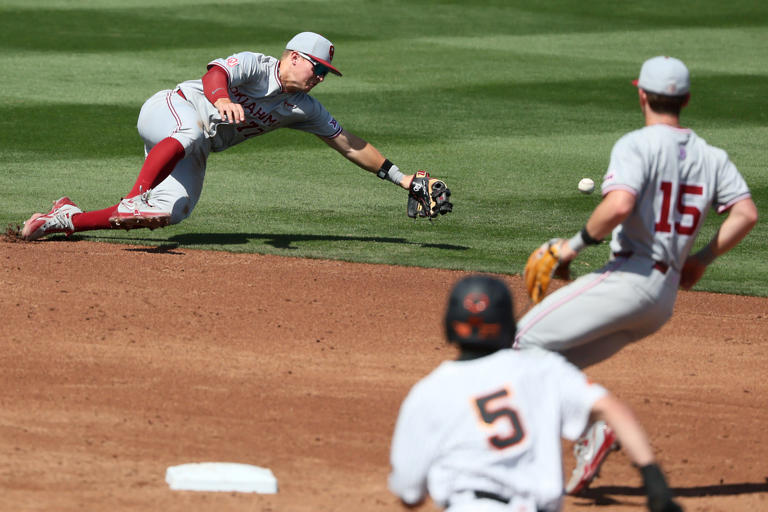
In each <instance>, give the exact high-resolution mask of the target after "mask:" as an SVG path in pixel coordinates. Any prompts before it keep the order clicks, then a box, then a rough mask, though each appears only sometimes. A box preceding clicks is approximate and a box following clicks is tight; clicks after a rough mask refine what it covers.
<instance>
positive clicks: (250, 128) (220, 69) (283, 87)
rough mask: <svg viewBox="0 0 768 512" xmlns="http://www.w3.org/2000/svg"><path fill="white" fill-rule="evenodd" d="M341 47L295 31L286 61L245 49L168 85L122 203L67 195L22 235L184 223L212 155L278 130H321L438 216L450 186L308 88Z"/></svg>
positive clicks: (143, 117)
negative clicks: (408, 169)
mask: <svg viewBox="0 0 768 512" xmlns="http://www.w3.org/2000/svg"><path fill="white" fill-rule="evenodd" d="M333 55H334V46H333V44H331V42H330V41H329V40H328V39H326V38H324V37H323V36H321V35H319V34H315V33H313V32H302V33H300V34H297V35H296V36H295V37H293V38H292V39H291V40H290V41H289V42H288V44H287V45H286V49H285V51H284V52H283V54H282V56H281V57H280V59H276V58H274V57H270V56H267V55H263V54H261V53H253V52H240V53H236V54H234V55H231V56H230V57H228V58H226V59H215V60H213V61H211V62H210V63H209V64H208V71H207V72H206V73H205V75H204V76H203V77H202V79H200V80H190V81H187V82H183V83H181V84H179V85H178V86H176V87H175V88H174V89H170V90H165V91H160V92H158V93H157V94H155V95H154V96H152V97H151V98H149V99H148V100H147V101H146V102H145V103H144V105H143V106H142V108H141V112H140V114H139V120H138V131H139V135H140V136H141V138H142V139H143V141H144V150H145V155H146V159H145V161H144V164H143V166H142V168H141V171H140V172H139V177H138V179H137V180H136V182H135V184H134V186H133V188H132V189H131V191H130V192H129V193H128V195H127V196H125V198H124V199H122V200H121V201H120V202H119V203H118V204H116V205H114V206H111V207H109V208H105V209H103V210H98V211H90V212H83V211H82V210H81V209H80V208H78V207H77V205H76V204H75V203H74V202H72V201H71V200H70V199H69V198H68V197H62V198H61V199H59V200H58V201H56V202H55V203H54V205H53V208H52V209H51V211H50V212H48V213H47V214H40V213H36V214H34V215H33V216H32V217H30V219H29V220H27V221H26V222H25V223H24V227H23V229H22V232H21V235H22V237H23V238H24V239H26V240H36V239H38V238H41V237H43V236H46V235H48V234H51V233H62V232H63V233H67V234H71V233H74V232H77V231H87V230H94V229H109V228H125V229H130V228H144V227H146V228H150V229H152V228H156V227H162V226H166V225H168V224H176V223H178V222H181V221H182V220H184V219H185V218H187V217H188V216H189V215H190V214H191V213H192V210H193V209H194V208H195V205H196V204H197V201H198V199H199V198H200V193H201V190H202V187H203V179H204V178H205V171H206V166H207V162H208V156H209V154H210V153H211V152H218V151H224V150H225V149H227V148H230V147H232V146H234V145H236V144H239V143H241V142H244V141H246V140H248V139H250V138H253V137H256V136H258V135H262V134H264V133H268V132H270V131H273V130H276V129H278V128H293V129H296V130H302V131H305V132H308V133H312V134H314V135H316V136H318V137H319V138H320V139H321V140H323V141H324V142H325V143H326V144H328V145H329V146H330V147H332V148H333V149H335V150H336V151H338V152H339V153H340V154H342V155H343V156H344V157H346V158H347V159H348V160H350V161H351V162H353V163H354V164H356V165H357V166H359V167H361V168H363V169H365V170H367V171H370V172H373V173H375V174H377V175H378V176H379V177H380V178H382V179H386V180H389V181H391V182H392V183H394V184H396V185H399V186H401V187H403V188H405V189H406V190H409V198H408V210H407V211H408V215H409V216H411V217H430V218H432V217H435V216H437V215H438V214H441V215H442V214H445V213H449V212H450V211H451V209H452V204H451V203H450V201H449V200H448V197H449V196H450V191H449V190H448V189H447V187H445V183H443V182H442V181H440V180H436V179H434V178H430V177H429V175H428V174H426V173H424V172H423V171H420V172H419V173H417V174H416V175H405V174H403V173H402V172H401V171H400V169H399V168H398V167H397V166H396V165H394V164H393V163H392V162H390V161H389V160H388V159H386V158H384V156H382V154H381V153H380V152H379V151H378V150H377V149H376V148H375V147H374V146H373V145H371V144H370V143H368V142H366V141H365V140H363V139H361V138H360V137H358V136H356V135H353V134H352V133H350V132H348V131H347V130H345V129H344V128H342V126H341V125H340V124H339V122H338V121H337V120H336V119H335V118H334V117H333V116H332V115H331V114H330V113H329V112H328V111H327V110H326V109H325V107H323V105H322V104H320V102H319V101H317V100H316V99H315V98H313V97H312V96H310V95H309V94H308V93H309V92H310V91H311V90H312V89H313V88H314V87H315V86H317V85H318V84H320V83H322V82H323V81H324V80H325V77H326V75H327V74H328V73H329V72H330V73H333V74H335V75H338V76H341V72H340V71H339V70H338V69H336V67H334V66H333V64H331V61H332V60H333Z"/></svg>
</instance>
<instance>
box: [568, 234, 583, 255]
mask: <svg viewBox="0 0 768 512" xmlns="http://www.w3.org/2000/svg"><path fill="white" fill-rule="evenodd" d="M586 246H587V244H586V243H584V238H583V237H582V236H581V231H579V232H578V233H576V234H575V235H574V236H573V237H572V238H571V239H570V240H568V247H570V248H571V250H572V251H573V252H575V253H577V254H578V253H579V252H581V250H582V249H583V248H585V247H586Z"/></svg>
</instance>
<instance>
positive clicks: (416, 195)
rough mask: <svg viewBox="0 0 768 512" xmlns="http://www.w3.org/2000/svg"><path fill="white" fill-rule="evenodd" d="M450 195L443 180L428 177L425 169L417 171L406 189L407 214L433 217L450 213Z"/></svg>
mask: <svg viewBox="0 0 768 512" xmlns="http://www.w3.org/2000/svg"><path fill="white" fill-rule="evenodd" d="M450 197H451V191H450V190H449V189H448V187H447V186H446V185H445V182H444V181H442V180H438V179H436V178H430V177H429V173H428V172H427V171H417V172H416V174H415V175H414V177H413V181H412V182H411V187H410V189H409V190H408V216H409V217H411V218H414V219H415V218H416V217H429V218H430V219H433V218H435V217H437V216H438V215H445V214H446V213H450V212H451V211H453V203H451V202H450V201H449V200H448V199H449V198H450Z"/></svg>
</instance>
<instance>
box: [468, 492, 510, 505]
mask: <svg viewBox="0 0 768 512" xmlns="http://www.w3.org/2000/svg"><path fill="white" fill-rule="evenodd" d="M472 492H473V493H475V498H478V499H482V498H485V499H488V500H494V501H500V502H502V503H509V502H510V501H511V500H510V498H505V497H504V496H499V495H498V494H496V493H493V492H488V491H472Z"/></svg>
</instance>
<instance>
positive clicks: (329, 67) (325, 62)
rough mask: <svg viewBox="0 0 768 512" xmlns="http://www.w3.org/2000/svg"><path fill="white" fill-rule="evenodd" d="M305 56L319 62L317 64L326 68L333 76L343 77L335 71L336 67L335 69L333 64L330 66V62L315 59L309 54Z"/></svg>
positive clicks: (339, 72)
mask: <svg viewBox="0 0 768 512" xmlns="http://www.w3.org/2000/svg"><path fill="white" fill-rule="evenodd" d="M307 55H309V56H310V57H312V58H313V59H315V60H316V61H317V62H319V63H320V64H322V65H323V66H325V67H327V68H328V69H329V70H330V71H331V73H333V74H334V75H338V76H343V75H342V74H341V71H339V70H338V69H336V67H335V66H334V65H333V64H331V63H330V62H328V61H327V60H323V59H318V58H317V57H315V56H314V55H311V54H309V53H308V54H307Z"/></svg>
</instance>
